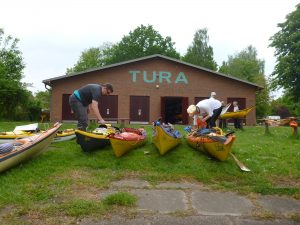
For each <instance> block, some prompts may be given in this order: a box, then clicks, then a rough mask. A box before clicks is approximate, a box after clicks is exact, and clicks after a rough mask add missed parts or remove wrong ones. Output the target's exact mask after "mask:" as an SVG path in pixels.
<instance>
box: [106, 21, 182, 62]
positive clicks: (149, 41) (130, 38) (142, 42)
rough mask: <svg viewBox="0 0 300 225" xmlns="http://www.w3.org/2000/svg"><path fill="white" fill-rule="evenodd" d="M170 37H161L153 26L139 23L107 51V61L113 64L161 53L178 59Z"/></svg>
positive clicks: (178, 56)
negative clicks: (139, 24) (138, 25)
mask: <svg viewBox="0 0 300 225" xmlns="http://www.w3.org/2000/svg"><path fill="white" fill-rule="evenodd" d="M174 44H175V43H174V42H172V39H171V37H169V36H167V37H166V38H164V37H162V36H161V34H159V32H158V31H156V30H154V28H153V26H151V25H148V26H144V25H141V26H140V27H137V28H136V29H135V30H134V31H130V32H129V34H128V35H126V36H124V37H123V38H122V40H121V41H120V42H119V43H117V44H116V45H114V46H113V47H112V48H111V49H109V50H108V51H107V56H108V58H107V63H106V64H113V63H119V62H122V61H126V60H130V59H136V58H140V57H144V56H149V55H153V54H161V55H165V56H169V57H172V58H176V59H179V58H180V54H179V53H178V52H177V51H176V49H175V48H174Z"/></svg>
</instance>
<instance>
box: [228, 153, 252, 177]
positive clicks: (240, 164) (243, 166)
mask: <svg viewBox="0 0 300 225" xmlns="http://www.w3.org/2000/svg"><path fill="white" fill-rule="evenodd" d="M230 155H231V156H232V158H233V159H234V161H235V163H236V164H237V165H238V166H239V167H240V169H241V170H242V171H244V172H250V171H251V170H250V169H248V168H247V167H246V166H245V165H244V164H243V163H242V162H241V161H240V160H238V159H237V157H236V156H235V155H234V154H233V153H231V152H230Z"/></svg>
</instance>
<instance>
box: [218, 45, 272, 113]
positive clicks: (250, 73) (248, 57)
mask: <svg viewBox="0 0 300 225" xmlns="http://www.w3.org/2000/svg"><path fill="white" fill-rule="evenodd" d="M264 67H265V62H264V60H260V59H258V58H257V51H256V49H255V48H254V47H253V46H251V45H250V46H248V47H247V48H246V49H244V50H242V51H241V52H239V53H237V54H235V55H234V56H229V57H228V61H227V62H223V65H222V66H221V67H220V69H219V72H221V73H224V74H229V75H231V76H234V77H237V78H240V79H242V80H247V81H250V82H252V83H256V84H258V85H260V86H262V87H264V89H263V90H261V91H259V92H257V94H256V114H257V116H258V117H264V116H266V115H267V114H268V113H269V108H270V107H269V104H268V103H269V98H270V97H269V87H268V84H267V81H266V78H265V75H264Z"/></svg>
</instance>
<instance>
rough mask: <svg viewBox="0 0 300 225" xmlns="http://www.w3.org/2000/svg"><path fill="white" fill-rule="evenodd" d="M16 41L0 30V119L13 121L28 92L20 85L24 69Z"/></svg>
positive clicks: (23, 85)
mask: <svg viewBox="0 0 300 225" xmlns="http://www.w3.org/2000/svg"><path fill="white" fill-rule="evenodd" d="M18 41H19V40H18V39H16V38H13V37H12V36H10V35H9V36H5V34H4V30H3V29H1V28H0V108H1V111H0V118H2V119H3V118H5V119H13V118H14V117H15V116H16V113H17V111H18V108H20V107H22V106H23V105H24V102H26V101H27V97H28V91H27V90H26V86H25V84H23V83H21V79H22V76H23V75H22V70H23V69H24V67H25V64H24V63H23V57H22V53H21V52H20V51H19V50H18V48H17V44H18Z"/></svg>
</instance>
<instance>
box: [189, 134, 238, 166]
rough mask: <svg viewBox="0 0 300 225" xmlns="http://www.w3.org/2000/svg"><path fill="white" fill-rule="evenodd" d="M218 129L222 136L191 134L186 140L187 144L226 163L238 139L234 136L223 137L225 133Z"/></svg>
mask: <svg viewBox="0 0 300 225" xmlns="http://www.w3.org/2000/svg"><path fill="white" fill-rule="evenodd" d="M218 129H219V131H220V132H219V133H220V134H217V133H210V134H207V135H201V136H195V135H194V134H192V133H189V135H188V136H187V138H186V141H187V144H188V145H189V146H191V147H192V148H195V149H197V150H200V151H201V152H203V153H206V154H208V155H210V156H213V157H214V158H216V159H218V160H220V161H225V160H226V159H227V158H228V156H229V155H230V152H231V147H232V144H233V142H234V140H235V138H236V137H235V136H234V135H232V134H230V135H227V136H225V135H223V131H222V130H221V129H220V128H218Z"/></svg>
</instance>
